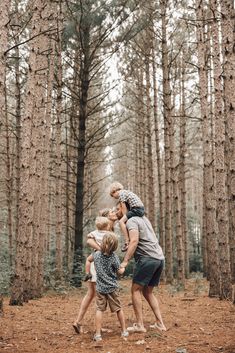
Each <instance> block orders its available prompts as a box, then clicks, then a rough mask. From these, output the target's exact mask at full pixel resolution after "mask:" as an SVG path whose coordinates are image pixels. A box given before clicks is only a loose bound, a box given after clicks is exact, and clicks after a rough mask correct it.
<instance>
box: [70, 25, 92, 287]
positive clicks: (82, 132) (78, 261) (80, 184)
mask: <svg viewBox="0 0 235 353" xmlns="http://www.w3.org/2000/svg"><path fill="white" fill-rule="evenodd" d="M80 30H81V31H82V32H81V36H82V41H83V46H82V47H83V60H82V63H81V68H80V79H81V89H80V102H79V126H78V149H77V154H78V159H77V182H76V209H75V242H74V264H73V282H74V285H75V286H76V287H80V286H81V284H82V282H81V278H80V274H81V266H82V257H83V214H84V171H85V151H86V121H87V100H88V90H89V83H90V81H89V70H90V27H89V25H87V26H86V25H84V28H81V29H80Z"/></svg>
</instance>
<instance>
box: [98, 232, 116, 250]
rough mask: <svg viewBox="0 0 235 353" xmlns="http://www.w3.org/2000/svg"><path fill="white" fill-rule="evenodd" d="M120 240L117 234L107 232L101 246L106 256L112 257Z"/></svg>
mask: <svg viewBox="0 0 235 353" xmlns="http://www.w3.org/2000/svg"><path fill="white" fill-rule="evenodd" d="M117 247H118V238H117V236H116V234H115V233H113V232H107V233H106V234H105V235H104V237H103V239H102V243H101V245H100V250H101V252H102V253H103V254H105V255H112V253H113V252H114V251H115V250H117Z"/></svg>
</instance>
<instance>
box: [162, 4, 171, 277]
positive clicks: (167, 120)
mask: <svg viewBox="0 0 235 353" xmlns="http://www.w3.org/2000/svg"><path fill="white" fill-rule="evenodd" d="M167 3H168V2H167V1H165V0H163V1H161V21H162V74H163V115H164V151H165V239H166V243H165V245H166V281H167V282H168V283H170V282H172V280H173V244H172V199H171V195H172V183H171V168H170V131H171V124H172V105H171V87H170V68H169V62H168V47H167V34H166V11H167Z"/></svg>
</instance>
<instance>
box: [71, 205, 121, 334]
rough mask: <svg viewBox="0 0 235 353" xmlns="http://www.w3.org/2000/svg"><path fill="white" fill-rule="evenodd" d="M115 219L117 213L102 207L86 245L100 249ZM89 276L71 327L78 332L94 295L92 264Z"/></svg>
mask: <svg viewBox="0 0 235 353" xmlns="http://www.w3.org/2000/svg"><path fill="white" fill-rule="evenodd" d="M116 221H117V215H116V212H115V211H114V210H111V209H109V208H105V209H102V210H101V211H99V216H98V217H97V218H96V230H94V231H92V232H91V233H89V234H88V235H87V245H89V246H90V247H91V248H92V249H94V250H100V244H101V242H102V239H103V237H104V235H105V234H106V233H107V232H108V231H113V228H114V223H115V222H116ZM90 272H91V277H90V276H88V274H86V278H85V280H87V293H86V295H85V296H84V298H83V299H82V302H81V305H80V308H79V312H78V316H77V319H76V320H75V322H74V323H73V328H74V330H75V332H76V333H78V334H80V333H82V332H83V327H82V321H83V318H84V316H85V314H86V312H87V310H88V308H89V306H90V304H91V302H92V301H93V299H94V298H95V296H96V271H95V268H94V264H92V267H91V271H90Z"/></svg>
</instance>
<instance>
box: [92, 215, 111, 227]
mask: <svg viewBox="0 0 235 353" xmlns="http://www.w3.org/2000/svg"><path fill="white" fill-rule="evenodd" d="M95 225H96V228H97V229H98V230H108V229H109V227H110V223H109V219H108V218H107V217H101V216H98V217H96V220H95Z"/></svg>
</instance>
